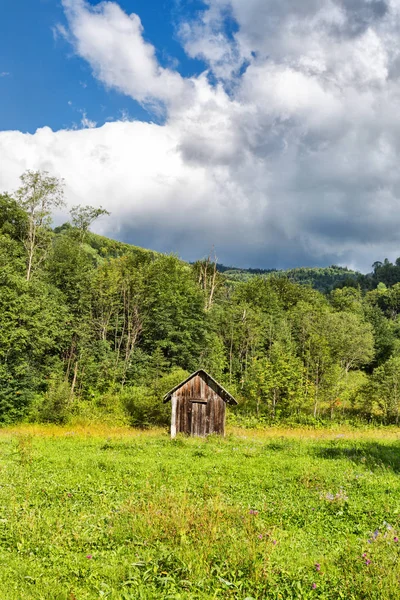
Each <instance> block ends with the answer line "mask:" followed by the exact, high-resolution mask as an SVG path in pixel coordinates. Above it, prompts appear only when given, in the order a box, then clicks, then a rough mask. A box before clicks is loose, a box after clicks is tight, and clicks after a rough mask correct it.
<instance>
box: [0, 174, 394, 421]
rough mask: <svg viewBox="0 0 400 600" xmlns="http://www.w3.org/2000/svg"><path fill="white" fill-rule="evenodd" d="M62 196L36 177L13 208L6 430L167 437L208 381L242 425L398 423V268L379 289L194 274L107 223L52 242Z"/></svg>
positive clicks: (4, 224) (2, 329)
mask: <svg viewBox="0 0 400 600" xmlns="http://www.w3.org/2000/svg"><path fill="white" fill-rule="evenodd" d="M63 190H64V184H63V182H62V181H61V180H59V179H57V178H55V177H52V176H50V175H49V174H48V173H46V172H40V171H27V172H25V173H24V174H23V175H21V185H20V187H19V189H18V190H17V191H16V192H14V193H9V194H7V193H4V194H1V195H0V336H1V337H0V381H1V386H0V422H1V423H3V424H9V423H13V422H16V421H28V422H53V423H64V422H68V420H69V419H71V418H78V417H80V418H87V419H108V420H109V421H110V422H115V423H126V424H131V425H134V426H140V427H146V426H149V425H152V424H160V425H164V424H167V423H168V418H169V417H168V407H166V406H165V405H163V402H162V397H163V394H165V393H166V392H167V391H168V390H169V389H170V388H172V387H173V386H174V385H175V384H177V383H178V382H179V381H180V380H182V379H183V378H184V377H185V376H187V375H188V374H189V373H190V372H193V371H194V370H196V369H198V368H204V369H206V370H207V371H208V372H210V374H211V375H213V376H214V377H215V378H216V379H218V380H219V381H221V383H222V384H223V385H225V386H226V387H227V389H228V390H229V391H230V392H231V393H232V394H234V395H235V397H236V398H237V399H238V401H239V406H238V407H237V408H236V409H235V411H234V413H231V414H230V416H229V418H230V419H232V420H236V422H238V423H240V424H248V425H252V424H253V425H256V424H257V423H261V424H262V423H271V422H280V421H285V422H288V423H303V424H304V423H316V422H319V423H322V422H324V421H331V420H338V421H341V422H344V421H346V422H362V421H368V422H374V423H383V424H390V423H395V424H398V423H399V412H400V259H398V260H397V261H396V262H395V264H392V263H391V262H390V261H388V260H385V261H384V262H375V263H374V264H373V272H372V273H371V274H369V275H362V274H359V273H358V274H357V273H355V272H353V271H348V270H347V269H342V268H340V267H329V268H327V269H299V270H292V271H289V272H287V273H286V274H285V272H282V271H273V270H272V271H270V272H251V270H249V271H247V272H244V271H241V270H235V269H228V268H219V267H218V265H217V261H216V259H215V260H214V259H213V258H211V257H209V258H206V259H202V260H199V261H197V262H196V263H194V264H189V263H186V262H184V261H182V260H180V259H179V258H178V257H177V256H174V255H163V254H159V253H156V252H152V251H150V250H144V249H142V248H138V247H135V246H131V245H129V244H124V243H121V242H117V241H114V240H110V239H108V238H105V237H101V236H99V235H96V234H94V233H92V232H91V231H90V228H91V226H92V224H93V223H94V222H95V221H96V220H97V219H98V218H102V219H106V218H107V214H108V213H107V211H105V210H103V209H101V208H93V207H91V206H75V207H73V208H72V209H71V212H70V220H69V222H67V223H65V224H64V225H62V226H60V227H56V228H53V226H52V216H53V214H54V211H55V210H57V209H59V208H60V207H61V206H62V205H63V203H64V197H63ZM294 271H297V275H298V277H297V280H296V277H295V276H294ZM238 272H241V273H242V274H243V273H245V276H243V277H240V276H238ZM335 275H337V277H336V279H335ZM327 277H328V279H326V278H327ZM324 278H325V279H324ZM321 281H323V282H324V281H325V284H324V285H321ZM321 289H322V291H321Z"/></svg>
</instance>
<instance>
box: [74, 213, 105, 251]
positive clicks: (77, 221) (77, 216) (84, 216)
mask: <svg viewBox="0 0 400 600" xmlns="http://www.w3.org/2000/svg"><path fill="white" fill-rule="evenodd" d="M70 214H71V220H72V225H73V226H74V227H75V228H76V229H77V231H78V234H79V240H80V241H81V242H83V241H84V240H85V237H86V235H87V233H88V231H89V228H90V226H91V225H92V224H93V223H94V222H95V221H96V220H97V219H98V218H99V217H102V216H103V215H110V213H109V212H108V210H106V209H105V208H101V206H100V207H99V208H95V207H94V206H73V207H72V208H71V210H70Z"/></svg>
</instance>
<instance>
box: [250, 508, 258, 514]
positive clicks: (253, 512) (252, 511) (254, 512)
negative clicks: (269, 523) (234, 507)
mask: <svg viewBox="0 0 400 600" xmlns="http://www.w3.org/2000/svg"><path fill="white" fill-rule="evenodd" d="M249 514H250V515H258V510H254V509H253V508H251V509H250V510H249Z"/></svg>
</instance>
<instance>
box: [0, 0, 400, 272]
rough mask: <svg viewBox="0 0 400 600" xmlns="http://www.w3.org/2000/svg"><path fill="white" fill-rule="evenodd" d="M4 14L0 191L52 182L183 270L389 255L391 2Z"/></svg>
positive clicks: (396, 221) (115, 233) (393, 213)
mask: <svg viewBox="0 0 400 600" xmlns="http://www.w3.org/2000/svg"><path fill="white" fill-rule="evenodd" d="M0 6H1V18H0V75H1V76H0V192H2V191H12V190H15V189H16V188H17V187H18V184H19V177H20V175H21V173H23V172H24V171H25V170H26V169H40V170H46V171H49V172H51V173H52V174H53V175H55V176H56V177H60V178H63V179H64V180H65V199H66V203H67V206H74V205H76V204H83V205H92V206H102V207H104V208H106V209H108V210H109V211H110V212H111V216H110V217H109V218H107V219H103V220H101V222H100V221H99V222H98V223H97V224H96V227H97V229H98V231H99V233H103V234H105V235H109V236H110V237H113V238H115V239H123V240H125V241H127V242H131V243H133V244H138V245H143V246H145V247H148V248H153V249H155V250H159V251H163V252H176V253H178V254H180V255H181V256H182V257H183V258H185V259H186V260H196V259H197V258H199V257H202V256H207V255H208V253H209V252H210V250H211V248H213V247H215V249H216V252H217V256H218V260H219V261H220V262H223V263H225V264H231V265H236V266H243V267H245V266H252V267H263V268H272V267H274V268H284V267H295V266H313V265H314V266H318V265H320V266H323V265H325V266H326V265H329V264H342V265H346V266H349V267H356V268H359V269H362V270H364V271H368V270H370V267H371V263H372V262H373V261H375V260H382V259H383V258H384V257H386V256H387V257H388V258H390V259H391V260H394V259H395V258H397V257H398V256H399V255H400V233H399V232H400V212H399V210H398V206H399V203H400V170H399V168H398V165H399V163H400V141H399V140H400V118H399V110H398V105H399V102H398V99H399V97H400V66H399V65H400V43H399V40H400V0H368V1H367V0H318V1H317V0H301V1H300V0H298V1H297V0H279V1H278V0H204V2H201V1H199V0H170V1H167V0H114V1H111V0H104V1H103V2H99V3H98V2H97V1H95V0H0ZM140 22H141V24H142V27H141V25H140ZM60 28H61V29H60ZM55 31H57V32H58V33H57V34H56V35H55V34H54V32H55ZM60 31H62V32H63V34H61V35H60ZM57 218H60V219H61V218H62V219H66V218H68V214H67V212H66V214H64V215H58V217H57Z"/></svg>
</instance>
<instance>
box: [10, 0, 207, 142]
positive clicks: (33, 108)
mask: <svg viewBox="0 0 400 600" xmlns="http://www.w3.org/2000/svg"><path fill="white" fill-rule="evenodd" d="M0 4H1V19H0V73H2V74H4V75H3V76H2V77H0V130H10V129H14V130H19V131H24V132H30V133H33V132H35V131H36V129H37V128H39V127H43V126H49V127H51V128H52V129H53V130H58V129H64V128H71V127H73V126H74V124H77V125H79V124H80V122H81V119H82V114H83V113H86V115H87V118H88V119H90V120H92V121H95V122H96V123H97V124H98V125H102V124H104V123H105V122H107V121H109V120H114V119H119V118H121V116H122V115H128V116H129V117H131V118H136V119H140V120H152V121H157V115H154V114H151V113H149V112H147V111H146V110H144V109H143V108H142V107H141V106H140V104H138V103H137V102H135V100H133V99H132V98H130V97H129V96H126V95H124V94H121V93H119V92H117V91H115V90H113V89H110V88H108V89H107V88H106V87H105V86H104V85H103V84H102V83H101V82H99V81H97V80H96V79H94V78H93V77H92V69H91V67H90V65H88V63H87V62H86V61H84V60H82V58H80V57H79V56H77V55H76V54H75V53H74V52H73V50H72V48H71V46H70V45H69V43H68V42H67V41H66V40H65V39H63V38H62V37H61V36H59V35H58V36H57V35H56V36H55V35H54V29H55V27H56V26H57V25H58V24H61V25H63V26H66V18H65V15H64V11H63V8H62V5H61V3H60V1H59V0H2V2H1V3H0ZM89 4H92V5H96V4H98V2H93V0H91V1H90V2H89ZM119 5H120V6H121V8H123V9H124V10H125V11H126V12H127V13H132V12H135V13H137V14H138V15H139V16H140V18H141V20H142V24H143V26H144V30H145V35H144V37H145V39H146V40H148V41H150V42H151V43H152V44H153V45H154V46H155V48H156V50H157V57H158V59H159V62H160V64H162V65H165V66H168V65H169V64H173V65H177V68H178V70H179V71H180V72H181V73H182V74H183V75H192V74H193V73H198V72H200V71H202V70H203V69H204V68H205V65H204V63H202V62H201V61H199V60H193V59H190V58H189V57H188V56H187V55H186V54H185V52H184V50H183V48H182V46H181V44H180V43H179V42H178V41H177V39H176V25H177V23H178V22H179V20H180V19H181V18H182V17H183V16H186V17H187V16H189V17H190V15H193V14H194V13H196V11H198V10H199V9H201V7H204V5H203V4H202V3H201V2H198V1H190V0H189V1H187V0H186V1H185V3H184V4H183V5H182V4H181V3H179V2H174V1H166V0H121V1H120V2H119ZM6 74H7V75H6Z"/></svg>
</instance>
